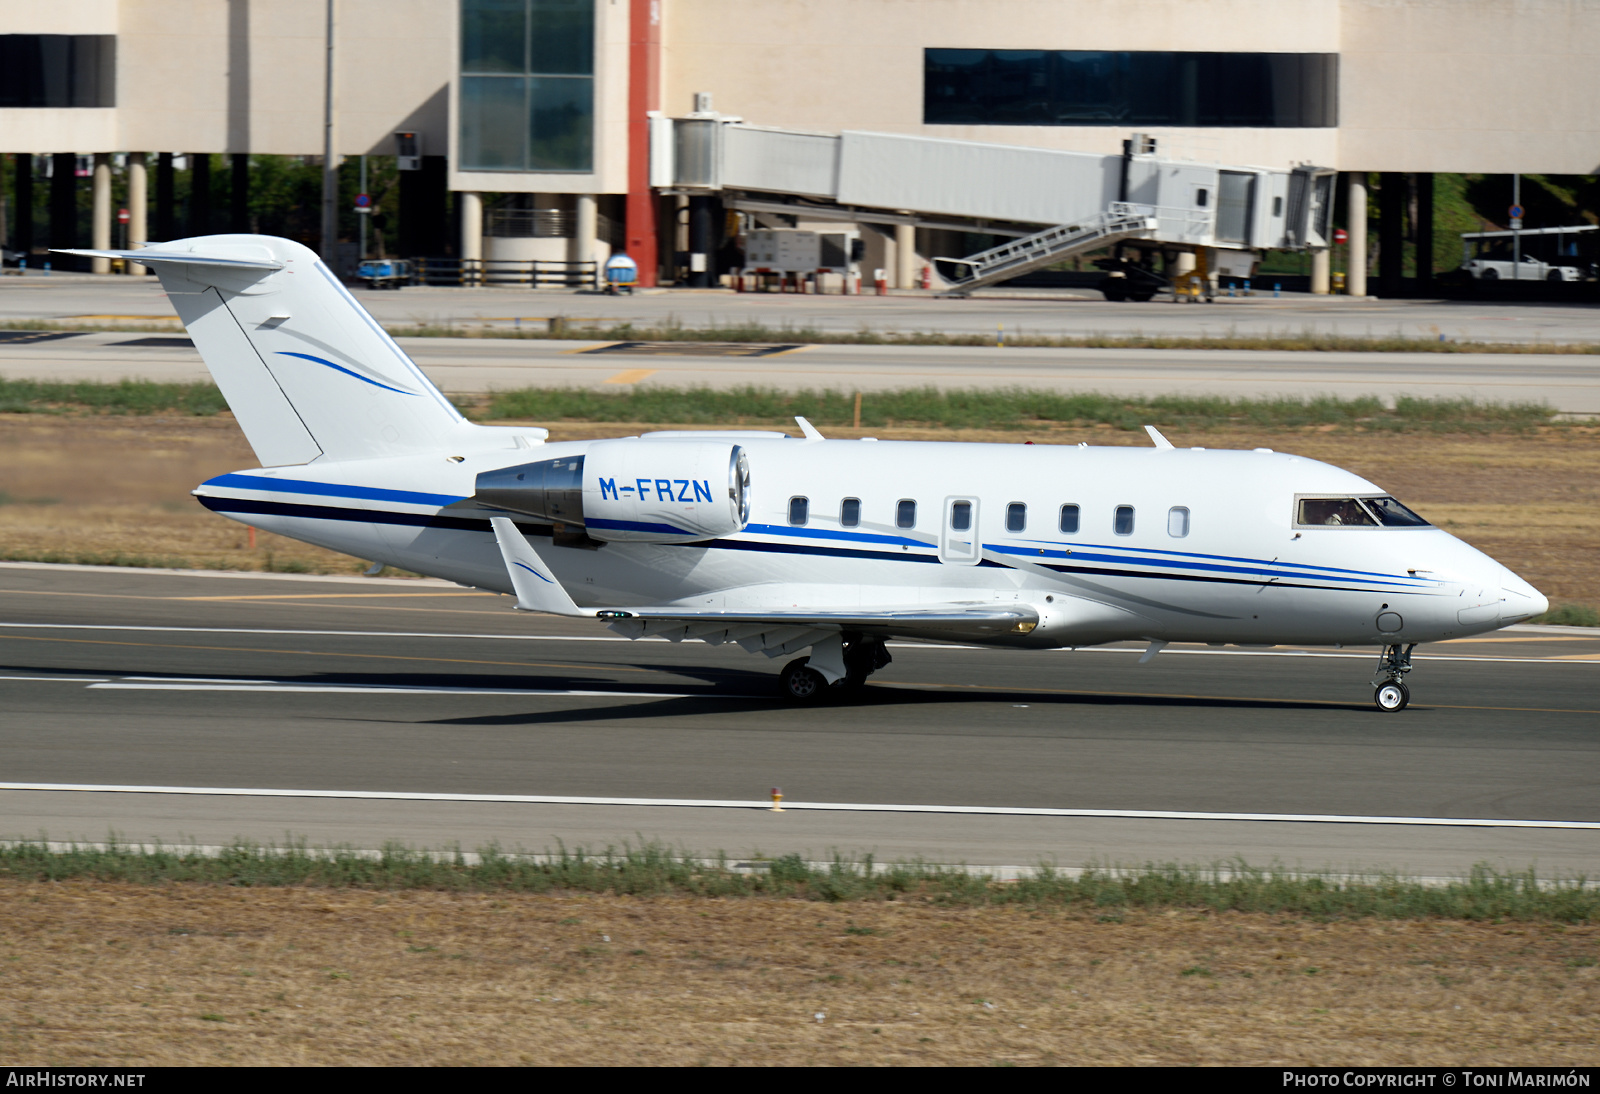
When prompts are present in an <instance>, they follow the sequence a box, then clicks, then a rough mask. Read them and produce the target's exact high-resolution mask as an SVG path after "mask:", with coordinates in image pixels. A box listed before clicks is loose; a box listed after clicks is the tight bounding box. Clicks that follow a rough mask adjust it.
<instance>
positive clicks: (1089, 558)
mask: <svg viewBox="0 0 1600 1094" xmlns="http://www.w3.org/2000/svg"><path fill="white" fill-rule="evenodd" d="M983 546H984V549H985V550H990V551H994V552H996V553H997V554H1005V555H1016V556H1019V557H1026V556H1027V555H1028V554H1029V553H1030V550H1031V552H1032V553H1034V554H1035V555H1037V554H1038V552H1039V549H1038V548H1037V547H1035V548H1025V547H1022V548H1019V547H1007V546H1004V545H1002V544H996V543H985V544H984V545H983ZM1171 553H1172V554H1179V552H1176V551H1174V552H1171ZM1052 556H1054V557H1056V558H1063V557H1066V552H1062V551H1046V552H1044V557H1046V558H1050V557H1052ZM1071 556H1072V557H1073V558H1077V559H1082V560H1084V561H1086V562H1123V563H1129V562H1131V563H1133V564H1135V565H1139V566H1182V567H1185V568H1187V569H1190V570H1210V571H1215V572H1218V573H1232V574H1257V575H1260V576H1263V577H1290V578H1298V579H1302V580H1305V579H1311V580H1316V579H1320V580H1322V581H1349V582H1359V583H1365V584H1369V585H1370V584H1372V583H1373V582H1374V581H1382V582H1385V583H1388V584H1393V585H1399V586H1400V587H1401V588H1402V589H1407V590H1411V589H1421V590H1425V589H1429V588H1433V587H1434V586H1433V585H1429V584H1421V583H1415V582H1414V580H1408V579H1407V578H1402V577H1395V576H1393V575H1390V574H1369V575H1366V576H1364V577H1356V576H1352V577H1344V576H1342V574H1340V573H1320V574H1308V573H1305V572H1298V573H1297V572H1294V571H1286V570H1275V569H1272V566H1273V565H1282V563H1276V564H1273V563H1257V564H1256V565H1254V566H1218V565H1216V564H1214V563H1207V562H1189V561H1186V560H1172V561H1169V560H1167V559H1145V558H1128V557H1127V556H1125V555H1103V554H1095V553H1093V552H1089V551H1072V552H1071ZM1187 557H1188V558H1205V557H1215V556H1205V555H1190V556H1187ZM1041 565H1044V564H1043V563H1041ZM1319 569H1326V567H1319ZM1344 573H1350V574H1357V573H1360V571H1352V570H1346V571H1344Z"/></svg>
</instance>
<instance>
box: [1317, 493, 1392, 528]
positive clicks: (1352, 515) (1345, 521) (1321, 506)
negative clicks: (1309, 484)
mask: <svg viewBox="0 0 1600 1094" xmlns="http://www.w3.org/2000/svg"><path fill="white" fill-rule="evenodd" d="M1299 515H1300V523H1301V524H1317V525H1323V526H1326V527H1344V528H1349V527H1358V528H1359V527H1372V526H1373V525H1375V524H1377V521H1375V520H1373V519H1372V515H1371V514H1370V513H1368V512H1367V511H1366V510H1365V509H1363V508H1362V507H1361V503H1360V502H1358V501H1357V500H1356V499H1355V498H1301V499H1300V514H1299Z"/></svg>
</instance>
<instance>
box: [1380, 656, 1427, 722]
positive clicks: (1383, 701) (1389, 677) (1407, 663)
mask: <svg viewBox="0 0 1600 1094" xmlns="http://www.w3.org/2000/svg"><path fill="white" fill-rule="evenodd" d="M1416 648H1417V644H1416V643H1415V642H1412V643H1411V644H1410V645H1406V646H1401V645H1393V646H1385V647H1383V653H1382V654H1381V655H1379V657H1378V675H1377V679H1375V680H1373V681H1372V683H1373V687H1374V689H1375V690H1374V691H1373V693H1372V701H1373V703H1374V704H1375V705H1376V706H1377V708H1378V709H1379V710H1381V711H1383V712H1384V713H1385V714H1393V713H1394V712H1396V711H1400V710H1404V709H1406V706H1407V705H1408V704H1409V703H1410V702H1411V689H1410V688H1408V687H1406V684H1405V676H1406V673H1408V672H1410V671H1411V651H1412V650H1414V649H1416Z"/></svg>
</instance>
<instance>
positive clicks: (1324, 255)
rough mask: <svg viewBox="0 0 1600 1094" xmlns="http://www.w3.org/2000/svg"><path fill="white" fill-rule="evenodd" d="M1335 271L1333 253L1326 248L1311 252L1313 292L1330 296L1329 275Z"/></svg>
mask: <svg viewBox="0 0 1600 1094" xmlns="http://www.w3.org/2000/svg"><path fill="white" fill-rule="evenodd" d="M1332 269H1333V252H1332V251H1330V250H1328V249H1327V248H1326V247H1324V248H1322V249H1321V250H1320V251H1312V252H1311V291H1312V292H1314V293H1318V294H1319V295H1322V296H1327V295H1328V280H1329V278H1328V275H1329V273H1330V272H1331V271H1332Z"/></svg>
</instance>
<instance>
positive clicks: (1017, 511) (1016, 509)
mask: <svg viewBox="0 0 1600 1094" xmlns="http://www.w3.org/2000/svg"><path fill="white" fill-rule="evenodd" d="M1027 526H1028V507H1027V506H1026V505H1024V504H1022V503H1021V502H1020V501H1014V502H1012V503H1011V504H1010V505H1008V506H1006V531H1008V532H1020V531H1022V530H1023V529H1024V528H1026V527H1027Z"/></svg>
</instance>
